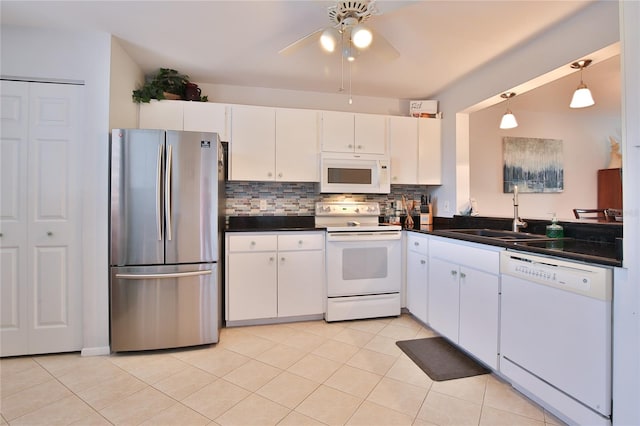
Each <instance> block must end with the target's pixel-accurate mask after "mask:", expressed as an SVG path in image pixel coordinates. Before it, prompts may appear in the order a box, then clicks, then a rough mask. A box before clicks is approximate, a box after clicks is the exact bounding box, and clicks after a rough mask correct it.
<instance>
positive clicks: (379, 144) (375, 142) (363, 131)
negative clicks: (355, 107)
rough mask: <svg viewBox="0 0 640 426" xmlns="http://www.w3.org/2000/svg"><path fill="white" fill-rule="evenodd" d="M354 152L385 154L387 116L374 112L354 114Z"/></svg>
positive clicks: (386, 150)
mask: <svg viewBox="0 0 640 426" xmlns="http://www.w3.org/2000/svg"><path fill="white" fill-rule="evenodd" d="M354 120H355V138H354V141H355V142H354V146H355V152H356V153H367V154H386V153H388V152H389V151H388V148H387V145H388V144H387V117H386V116H384V115H375V114H355V115H354Z"/></svg>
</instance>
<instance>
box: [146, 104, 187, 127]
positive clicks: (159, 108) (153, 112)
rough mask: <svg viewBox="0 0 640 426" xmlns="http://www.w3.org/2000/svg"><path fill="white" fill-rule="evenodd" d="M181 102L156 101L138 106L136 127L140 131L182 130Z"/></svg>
mask: <svg viewBox="0 0 640 426" xmlns="http://www.w3.org/2000/svg"><path fill="white" fill-rule="evenodd" d="M184 104H185V102H182V101H168V100H163V101H156V100H152V101H151V102H149V103H148V104H146V103H142V104H140V116H139V121H138V123H139V124H138V127H139V128H140V129H164V130H182V129H183V127H184V123H183V119H182V118H183V114H184V112H183V106H184Z"/></svg>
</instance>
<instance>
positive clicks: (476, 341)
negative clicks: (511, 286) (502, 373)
mask: <svg viewBox="0 0 640 426" xmlns="http://www.w3.org/2000/svg"><path fill="white" fill-rule="evenodd" d="M498 291H499V277H498V276H497V275H493V274H489V273H487V272H483V271H478V270H475V269H469V268H466V267H464V266H460V336H459V340H458V343H459V344H460V346H462V347H463V348H465V349H466V350H468V351H469V352H470V353H472V354H473V355H474V356H475V357H476V358H478V359H479V360H481V361H482V362H484V363H485V364H487V365H488V366H490V367H491V368H493V369H497V368H498V330H499V328H498V327H499V324H498V312H499V296H498Z"/></svg>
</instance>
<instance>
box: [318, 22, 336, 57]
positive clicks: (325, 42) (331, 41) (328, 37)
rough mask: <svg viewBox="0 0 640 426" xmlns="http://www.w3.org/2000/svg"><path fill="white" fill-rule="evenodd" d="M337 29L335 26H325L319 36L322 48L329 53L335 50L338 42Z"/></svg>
mask: <svg viewBox="0 0 640 426" xmlns="http://www.w3.org/2000/svg"><path fill="white" fill-rule="evenodd" d="M338 36H339V33H338V30H336V29H335V28H327V29H326V30H324V31H323V32H322V35H321V36H320V44H321V45H322V48H323V49H324V50H326V51H327V52H329V53H332V52H333V51H335V50H336V45H337V44H338Z"/></svg>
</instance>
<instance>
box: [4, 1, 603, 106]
mask: <svg viewBox="0 0 640 426" xmlns="http://www.w3.org/2000/svg"><path fill="white" fill-rule="evenodd" d="M592 1H593V0H562V1H551V0H550V1H541V0H533V1H528V0H511V1H484V0H471V1H454V0H447V1H435V0H428V1H391V0H380V1H378V2H377V7H378V9H379V10H380V11H381V12H383V13H382V15H379V16H374V17H373V18H371V19H370V20H369V21H368V24H369V25H370V26H371V27H373V29H374V30H375V31H376V32H377V33H379V34H381V35H383V36H384V37H385V39H386V40H388V41H389V42H390V43H391V44H392V45H393V46H394V47H395V48H396V49H397V50H398V51H399V53H400V56H399V57H398V58H397V59H394V60H391V61H388V60H385V59H383V58H380V57H378V56H376V54H375V43H376V42H375V40H374V42H373V45H372V47H371V48H370V49H371V50H370V51H367V52H364V53H363V54H362V55H361V56H360V57H358V59H357V60H356V61H355V63H354V65H353V70H352V76H353V83H352V91H353V94H354V95H360V96H376V97H390V98H399V99H427V98H430V97H432V96H433V95H435V94H437V93H439V92H440V91H442V90H443V89H445V88H446V87H447V86H449V85H451V84H452V83H453V82H455V81H456V80H457V79H459V78H461V77H462V76H464V75H465V74H467V73H469V72H471V71H473V70H474V69H476V68H477V67H479V66H481V65H483V64H485V63H487V62H489V61H491V60H493V59H494V58H496V57H498V56H500V55H502V54H505V53H506V52H508V51H510V50H512V49H517V48H518V46H519V45H521V44H522V43H525V42H527V40H529V39H531V38H533V37H535V36H536V35H537V34H539V33H541V32H544V31H545V30H547V29H548V28H549V27H550V26H552V25H554V24H556V23H557V22H559V21H561V20H563V19H566V18H567V17H569V16H570V15H572V14H575V13H577V12H578V11H579V10H580V9H581V8H583V7H585V6H587V5H588V4H589V3H591V2H592ZM332 4H335V2H331V1H317V0H308V1H300V0H298V1H293V0H278V1H268V0H263V1H237V0H236V1H195V2H191V1H70V2H62V1H42V2H40V1H6V0H2V1H1V2H0V8H1V9H0V12H1V13H0V16H1V23H2V25H19V26H37V27H53V28H64V29H73V30H76V29H78V30H92V31H104V32H107V33H111V34H113V35H114V36H115V37H117V38H118V39H119V40H120V41H121V43H122V46H123V47H124V49H125V50H126V51H127V52H128V53H129V54H130V55H131V57H132V58H133V59H134V60H135V61H136V63H138V64H139V65H140V67H141V68H142V70H143V71H144V72H145V73H146V74H151V73H154V72H155V71H156V70H157V69H158V68H160V67H165V68H174V69H177V70H178V71H180V72H182V73H184V74H188V75H189V76H190V78H191V80H192V81H195V82H199V83H213V84H227V85H236V86H251V87H269V88H279V89H291V90H303V91H314V92H329V93H335V92H337V90H338V88H339V87H340V85H341V61H340V56H339V54H338V53H334V54H333V55H328V54H325V53H323V52H322V51H321V50H320V47H319V46H318V45H316V44H310V45H307V46H305V47H304V48H302V49H300V50H298V51H297V52H295V53H294V54H292V55H290V56H284V55H280V54H278V51H279V50H281V49H282V48H284V47H285V46H287V45H289V44H290V43H292V42H294V41H296V40H297V39H299V38H301V37H303V36H305V35H307V34H309V33H311V32H313V31H315V30H318V29H320V28H324V27H327V26H329V20H328V17H327V7H328V6H330V5H332ZM346 76H347V77H348V73H346ZM345 87H348V78H347V80H346V81H345Z"/></svg>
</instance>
